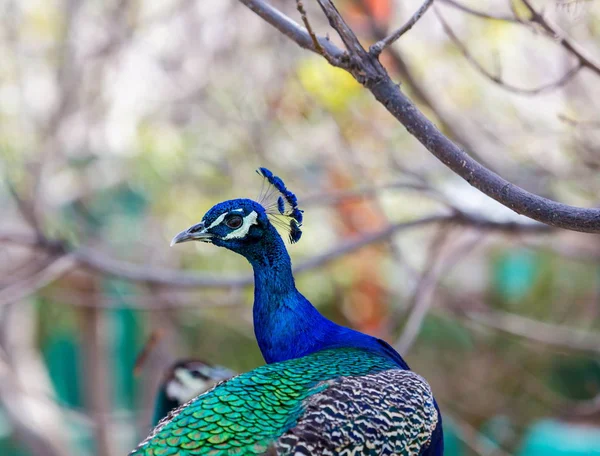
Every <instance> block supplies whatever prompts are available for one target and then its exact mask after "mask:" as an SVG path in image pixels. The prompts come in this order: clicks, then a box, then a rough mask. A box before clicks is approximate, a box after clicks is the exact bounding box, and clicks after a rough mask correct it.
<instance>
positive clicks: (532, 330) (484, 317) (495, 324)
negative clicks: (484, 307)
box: [465, 311, 600, 353]
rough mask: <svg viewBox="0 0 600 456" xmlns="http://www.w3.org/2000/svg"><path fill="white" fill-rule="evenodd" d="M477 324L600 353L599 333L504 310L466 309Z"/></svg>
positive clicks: (467, 314) (552, 343) (558, 344)
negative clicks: (479, 310)
mask: <svg viewBox="0 0 600 456" xmlns="http://www.w3.org/2000/svg"><path fill="white" fill-rule="evenodd" d="M465 316H466V317H467V318H468V319H469V320H471V321H473V322H475V323H478V324H481V325H483V326H486V327H488V328H493V329H497V330H499V331H503V332H506V333H509V334H514V335H515V336H519V337H524V338H526V339H529V340H533V341H535V342H540V343H543V344H546V345H551V346H554V347H558V348H563V349H564V348H566V349H570V350H578V351H586V352H592V353H600V335H598V334H594V333H591V332H587V331H583V330H580V329H574V328H568V327H565V326H564V325H554V324H550V323H545V322H541V321H537V320H533V319H531V318H527V317H523V316H521V315H515V314H511V313H508V312H501V311H491V312H466V313H465Z"/></svg>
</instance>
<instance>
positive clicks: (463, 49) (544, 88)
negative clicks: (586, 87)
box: [433, 8, 583, 95]
mask: <svg viewBox="0 0 600 456" xmlns="http://www.w3.org/2000/svg"><path fill="white" fill-rule="evenodd" d="M433 11H434V13H435V15H436V16H437V18H438V20H439V21H440V23H441V24H442V28H443V29H444V32H445V33H446V35H448V37H449V38H450V39H451V40H452V41H453V42H454V44H455V45H456V47H457V48H458V50H459V51H460V53H461V54H462V55H463V56H464V57H465V59H466V60H467V62H469V63H470V64H471V65H472V66H473V67H474V68H475V69H476V70H477V71H478V72H479V73H480V74H481V75H483V76H484V77H485V78H487V79H489V80H490V81H492V82H493V83H495V84H497V85H499V86H500V87H502V88H504V89H506V90H508V91H510V92H513V93H518V94H521V95H539V94H541V93H543V92H549V91H552V90H555V89H558V88H560V87H562V86H564V85H565V84H567V83H568V82H569V81H571V80H572V79H573V78H574V77H575V76H576V75H577V74H578V73H579V71H580V70H581V69H582V68H583V65H582V64H581V63H577V64H576V65H575V66H574V67H573V68H571V69H570V70H569V71H567V72H566V73H565V74H564V75H562V76H561V77H560V78H559V79H557V80H556V81H554V82H549V83H547V84H543V85H541V86H540V87H536V88H532V89H524V88H521V87H516V86H513V85H512V84H508V83H507V82H505V81H504V80H503V79H502V77H501V76H499V75H496V74H493V73H492V72H490V71H488V70H487V69H486V68H485V67H484V66H483V65H482V64H481V63H479V61H478V60H477V59H476V58H475V57H474V56H473V54H471V52H470V51H469V49H468V48H467V46H466V45H465V44H464V43H463V42H462V41H460V39H459V38H458V36H456V34H455V33H454V31H453V30H452V28H451V27H450V25H449V24H448V23H447V22H446V20H445V19H444V17H443V16H442V15H441V13H440V11H439V10H438V9H437V8H434V9H433Z"/></svg>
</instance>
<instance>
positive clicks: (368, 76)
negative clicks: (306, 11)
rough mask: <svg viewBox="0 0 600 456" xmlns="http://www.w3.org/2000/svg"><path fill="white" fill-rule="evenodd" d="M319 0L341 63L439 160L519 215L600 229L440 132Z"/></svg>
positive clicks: (597, 216)
mask: <svg viewBox="0 0 600 456" xmlns="http://www.w3.org/2000/svg"><path fill="white" fill-rule="evenodd" d="M240 1H242V0H240ZM318 1H319V4H320V5H321V8H322V9H323V11H324V12H325V14H326V16H327V18H328V19H329V22H330V24H331V25H332V27H334V28H335V30H336V31H337V32H338V34H339V35H340V37H342V40H343V41H344V43H345V45H346V46H347V47H348V51H349V53H350V58H349V62H348V63H345V64H343V68H344V69H346V70H347V71H348V72H349V73H350V74H352V76H354V78H355V79H356V80H357V81H358V82H360V83H361V84H363V85H364V86H365V87H366V88H367V89H369V90H370V91H371V93H372V94H373V95H374V96H375V98H376V99H377V100H378V101H379V102H380V103H381V104H382V105H383V106H385V108H386V109H387V110H388V111H389V112H390V113H391V114H392V115H393V116H394V117H395V118H396V119H397V120H398V121H399V122H400V123H401V124H402V125H404V127H405V128H406V129H407V130H408V132H409V133H410V134H411V135H413V136H414V137H415V138H417V140H419V142H420V143H421V144H423V146H425V148H427V150H429V151H430V152H431V153H432V154H433V155H434V156H436V157H437V158H438V159H439V160H440V161H441V162H442V163H444V164H445V165H446V166H448V167H449V168H450V169H451V170H452V171H454V172H455V173H456V174H458V175H459V176H461V177H463V178H464V179H465V180H466V181H467V182H468V183H469V184H471V185H472V186H474V187H475V188H477V189H479V190H480V191H482V192H483V193H485V194H486V195H488V196H489V197H491V198H493V199H495V200H496V201H498V202H500V203H501V204H503V205H505V206H506V207H508V208H510V209H512V210H513V211H515V212H517V213H519V214H523V215H526V216H528V217H530V218H532V219H534V220H537V221H540V222H542V223H546V224H548V225H551V226H555V227H558V228H564V229H568V230H573V231H582V232H589V233H599V232H600V210H598V209H587V208H579V207H575V206H569V205H566V204H562V203H559V202H556V201H553V200H550V199H547V198H544V197H541V196H538V195H535V194H533V193H530V192H528V191H526V190H524V189H522V188H520V187H518V186H517V185H514V184H512V183H510V182H508V181H507V180H505V179H503V178H502V177H500V176H499V175H497V174H496V173H494V172H492V171H490V170H489V169H487V168H486V167H484V166H483V165H481V164H480V163H478V162H477V161H476V160H474V159H473V158H471V157H470V156H469V155H468V154H467V153H465V152H464V151H463V150H462V149H460V147H458V146H457V145H456V144H454V143H453V142H452V141H451V140H450V139H448V138H447V137H446V136H444V135H443V134H442V133H441V132H440V131H439V130H438V129H437V128H436V126H435V125H434V124H433V123H432V122H431V121H430V120H429V119H427V118H426V117H425V115H423V113H421V112H420V111H419V110H418V109H417V107H416V106H415V105H414V104H413V103H412V101H410V99H409V98H408V97H407V96H406V95H404V94H403V93H402V92H401V91H400V88H399V87H398V85H397V84H395V83H394V82H393V81H392V80H391V79H390V77H389V75H388V73H387V71H386V70H385V68H384V67H383V66H382V65H381V64H380V63H379V61H378V60H377V59H376V58H374V57H373V56H371V55H370V54H369V53H367V52H366V51H365V50H364V48H363V47H362V46H361V45H360V43H359V42H358V39H357V38H356V36H355V35H354V33H353V32H352V30H351V29H350V28H349V27H348V25H347V24H346V22H345V21H344V20H343V18H342V17H341V15H340V13H339V12H338V11H337V9H336V8H335V7H334V6H333V4H332V3H331V1H330V0H318ZM243 2H244V3H252V4H254V5H255V6H256V5H257V4H263V2H262V1H260V0H254V1H250V0H243ZM280 14H281V13H280ZM272 20H274V22H276V24H275V25H274V26H275V27H276V28H278V29H285V30H286V32H285V33H286V35H287V36H290V37H292V39H294V41H296V42H298V43H299V44H300V43H302V44H303V47H306V42H307V41H308V42H309V43H311V44H310V46H312V41H311V38H310V36H309V34H308V33H307V32H306V31H305V30H303V29H300V28H299V27H298V26H297V25H296V24H294V23H293V22H291V21H289V20H288V19H286V20H282V19H280V18H278V19H273V18H272ZM297 35H300V37H299V38H298V39H297V40H296V39H295V38H294V37H296V36H297Z"/></svg>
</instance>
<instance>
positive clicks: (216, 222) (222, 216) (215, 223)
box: [206, 212, 227, 230]
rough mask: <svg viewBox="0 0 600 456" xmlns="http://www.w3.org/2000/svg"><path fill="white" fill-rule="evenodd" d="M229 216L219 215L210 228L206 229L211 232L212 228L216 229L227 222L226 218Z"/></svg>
mask: <svg viewBox="0 0 600 456" xmlns="http://www.w3.org/2000/svg"><path fill="white" fill-rule="evenodd" d="M226 215H227V212H226V213H224V214H221V215H219V216H218V217H217V218H216V219H215V221H214V222H212V223H211V224H210V226H209V227H208V228H206V229H207V230H210V229H211V228H214V227H215V226H217V225H219V224H220V223H221V222H222V221H223V220H225V216H226Z"/></svg>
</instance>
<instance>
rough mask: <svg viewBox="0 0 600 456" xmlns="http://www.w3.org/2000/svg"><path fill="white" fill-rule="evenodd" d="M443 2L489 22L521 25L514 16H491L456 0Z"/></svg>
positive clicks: (443, 0)
mask: <svg viewBox="0 0 600 456" xmlns="http://www.w3.org/2000/svg"><path fill="white" fill-rule="evenodd" d="M440 1H442V2H444V3H445V4H447V5H450V6H453V7H454V8H456V9H458V10H460V11H463V12H464V13H467V14H470V15H472V16H476V17H479V18H481V19H489V20H493V21H504V22H514V23H520V21H519V19H517V18H515V17H513V16H500V15H494V14H490V13H485V12H483V11H479V10H476V9H473V8H470V7H468V6H465V5H463V4H462V3H459V2H457V1H455V0H440Z"/></svg>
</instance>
